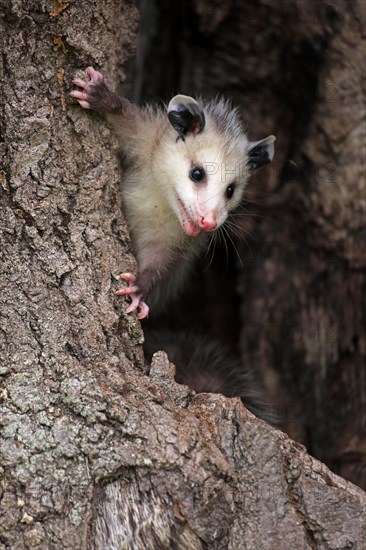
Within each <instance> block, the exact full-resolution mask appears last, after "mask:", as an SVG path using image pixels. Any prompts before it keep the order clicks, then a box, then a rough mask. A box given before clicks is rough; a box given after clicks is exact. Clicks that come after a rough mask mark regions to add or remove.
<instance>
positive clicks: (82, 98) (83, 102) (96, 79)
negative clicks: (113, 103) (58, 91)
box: [70, 67, 104, 109]
mask: <svg viewBox="0 0 366 550" xmlns="http://www.w3.org/2000/svg"><path fill="white" fill-rule="evenodd" d="M86 72H87V73H88V76H89V78H90V81H89V82H85V80H81V78H75V79H74V80H73V81H72V82H73V84H75V86H78V87H79V88H81V89H82V91H80V90H73V91H72V92H70V95H71V97H74V98H75V99H76V100H77V101H78V103H79V105H80V106H81V107H83V108H84V109H92V108H93V107H92V106H91V104H90V102H89V101H88V99H89V96H90V94H91V91H92V87H93V86H96V85H97V84H99V83H100V82H103V80H104V77H103V75H102V73H100V72H99V71H95V70H94V69H93V67H88V68H87V69H86Z"/></svg>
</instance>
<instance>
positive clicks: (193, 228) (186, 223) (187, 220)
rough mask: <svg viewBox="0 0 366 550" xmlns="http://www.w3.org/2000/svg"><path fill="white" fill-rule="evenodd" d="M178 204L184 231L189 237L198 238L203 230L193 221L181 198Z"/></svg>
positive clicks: (178, 199) (178, 198)
mask: <svg viewBox="0 0 366 550" xmlns="http://www.w3.org/2000/svg"><path fill="white" fill-rule="evenodd" d="M177 202H178V205H179V210H180V224H181V226H182V229H183V231H184V232H185V233H186V234H187V235H188V237H197V235H199V234H200V233H201V228H200V227H199V226H198V225H197V223H196V222H195V221H194V220H192V218H191V216H190V215H189V213H188V210H187V209H186V207H185V206H184V203H183V201H182V199H181V198H180V197H177Z"/></svg>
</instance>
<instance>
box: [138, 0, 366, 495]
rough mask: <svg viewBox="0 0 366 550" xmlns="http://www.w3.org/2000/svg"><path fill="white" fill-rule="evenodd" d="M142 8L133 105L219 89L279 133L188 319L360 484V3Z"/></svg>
mask: <svg viewBox="0 0 366 550" xmlns="http://www.w3.org/2000/svg"><path fill="white" fill-rule="evenodd" d="M140 9H141V17H142V31H143V38H142V39H141V40H140V42H141V44H140V46H141V50H142V52H141V54H140V56H139V61H138V64H137V66H136V72H137V76H136V75H135V82H136V85H135V95H136V97H137V98H138V99H139V100H152V99H157V98H158V97H163V98H164V99H165V100H169V98H170V97H171V95H172V94H175V93H176V92H177V91H179V92H180V93H185V94H191V95H192V94H202V95H204V96H207V95H208V96H213V97H214V96H215V95H216V94H217V93H219V94H223V95H224V96H225V97H231V98H232V99H233V101H234V103H235V104H237V105H239V106H240V107H241V111H242V113H243V117H244V119H245V122H246V124H247V128H248V132H249V136H250V138H251V139H253V140H256V139H260V138H262V137H264V136H266V135H268V134H275V135H276V136H277V142H276V154H275V159H274V162H273V163H272V164H271V165H269V166H268V167H266V168H265V169H263V170H262V171H261V172H260V173H259V174H258V175H257V176H256V177H254V178H252V181H251V183H250V186H249V188H248V191H247V195H246V199H247V201H246V203H244V205H243V210H242V212H240V215H239V216H238V219H237V224H238V228H239V229H240V232H241V236H240V238H238V239H236V236H235V235H234V236H233V239H234V240H235V247H236V248H237V249H238V251H237V250H235V249H234V248H233V247H231V252H230V256H229V261H227V258H226V253H225V250H223V251H220V250H219V251H218V254H217V258H216V259H215V260H214V261H213V262H212V266H211V269H210V270H209V271H208V272H207V271H206V270H205V269H203V267H202V265H201V266H199V269H200V270H201V274H200V276H198V277H197V280H198V283H197V285H198V286H197V285H196V286H193V285H192V290H191V296H192V299H191V301H190V303H191V304H192V307H191V313H190V316H189V318H188V319H185V320H184V323H185V324H187V323H189V324H190V325H192V324H195V323H197V324H200V325H201V326H202V325H204V326H205V327H206V330H207V331H209V332H211V333H213V334H214V335H215V337H216V338H220V339H223V340H224V341H225V342H226V343H229V344H230V345H231V346H236V347H239V348H240V349H241V354H242V358H243V362H244V363H245V365H246V366H247V367H248V368H250V367H253V368H254V369H256V370H257V371H258V370H259V371H260V372H261V374H262V377H263V380H264V383H265V385H266V387H267V391H268V394H269V396H270V397H271V399H272V401H274V402H275V403H276V407H275V408H276V409H277V416H279V417H280V420H281V421H282V426H283V428H284V429H285V430H286V431H287V432H288V433H289V434H290V435H291V436H292V437H294V438H295V439H297V440H298V441H300V442H302V443H304V444H306V446H307V447H308V449H309V451H310V452H311V453H313V454H314V455H315V456H316V457H317V458H319V459H321V460H324V461H325V462H326V463H327V464H328V465H329V466H330V467H331V468H332V469H333V470H335V471H337V472H338V473H340V474H341V475H344V476H345V477H347V478H349V479H351V480H352V481H353V482H355V483H357V484H358V485H360V486H361V487H363V488H366V331H365V326H366V304H365V295H366V292H365V290H366V271H365V268H366V246H365V223H366V204H365V197H366V185H365V172H366V168H365V104H364V92H365V90H364V89H363V88H362V76H365V64H364V42H363V39H362V30H363V27H362V23H364V22H365V5H364V2H361V1H359V2H351V3H350V2H347V1H346V0H336V1H334V0H332V1H331V2H330V1H329V2H318V1H317V0H314V1H311V0H305V1H302V0H293V1H290V2H274V1H273V0H262V1H261V2H250V1H247V2H214V1H212V2H206V1H204V0H193V1H192V2H185V1H184V0H181V1H179V2H175V3H174V5H173V4H172V3H171V2H169V1H168V0H156V1H155V2H150V1H149V0H140ZM151 21H153V22H154V24H153V25H152V24H151ZM156 60H159V62H156ZM148 67H149V68H150V70H149V71H148V70H147V68H148ZM169 68H170V70H169ZM362 72H363V74H362ZM228 246H229V248H230V243H229V244H228ZM238 256H239V260H238ZM227 264H229V268H227V267H226V265H227ZM235 265H236V268H235V267H234V266H235ZM223 279H224V280H225V283H224V284H223V282H222V280H223ZM222 288H224V289H225V292H221V291H220V292H218V289H222ZM188 300H189V299H188V298H187V296H184V301H183V302H182V304H181V306H180V308H178V311H181V310H182V306H183V304H187V303H188ZM195 303H196V304H198V307H194V304H195ZM171 322H172V321H171V319H170V320H169V323H171Z"/></svg>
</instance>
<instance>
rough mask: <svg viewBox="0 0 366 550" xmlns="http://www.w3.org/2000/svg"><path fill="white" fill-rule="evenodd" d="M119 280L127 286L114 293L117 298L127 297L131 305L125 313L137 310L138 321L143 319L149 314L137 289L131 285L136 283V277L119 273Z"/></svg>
mask: <svg viewBox="0 0 366 550" xmlns="http://www.w3.org/2000/svg"><path fill="white" fill-rule="evenodd" d="M120 279H122V281H126V282H128V286H126V287H123V288H121V289H120V290H117V291H116V294H117V296H125V295H128V296H130V298H131V304H130V305H129V306H128V308H127V309H126V313H132V312H133V311H136V310H139V312H138V314H137V318H138V319H144V318H145V317H147V316H148V314H149V306H148V305H147V304H145V302H143V301H142V300H141V294H139V287H138V286H137V285H134V284H133V283H134V282H135V281H136V277H135V275H134V274H133V273H121V275H120Z"/></svg>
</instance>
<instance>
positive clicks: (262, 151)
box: [247, 136, 276, 170]
mask: <svg viewBox="0 0 366 550" xmlns="http://www.w3.org/2000/svg"><path fill="white" fill-rule="evenodd" d="M275 141H276V138H275V136H268V137H266V138H265V139H261V140H260V141H250V142H249V143H248V147H247V153H248V167H249V170H256V169H257V168H259V167H260V166H264V165H265V164H268V163H269V162H271V160H272V159H273V156H274V142H275Z"/></svg>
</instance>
